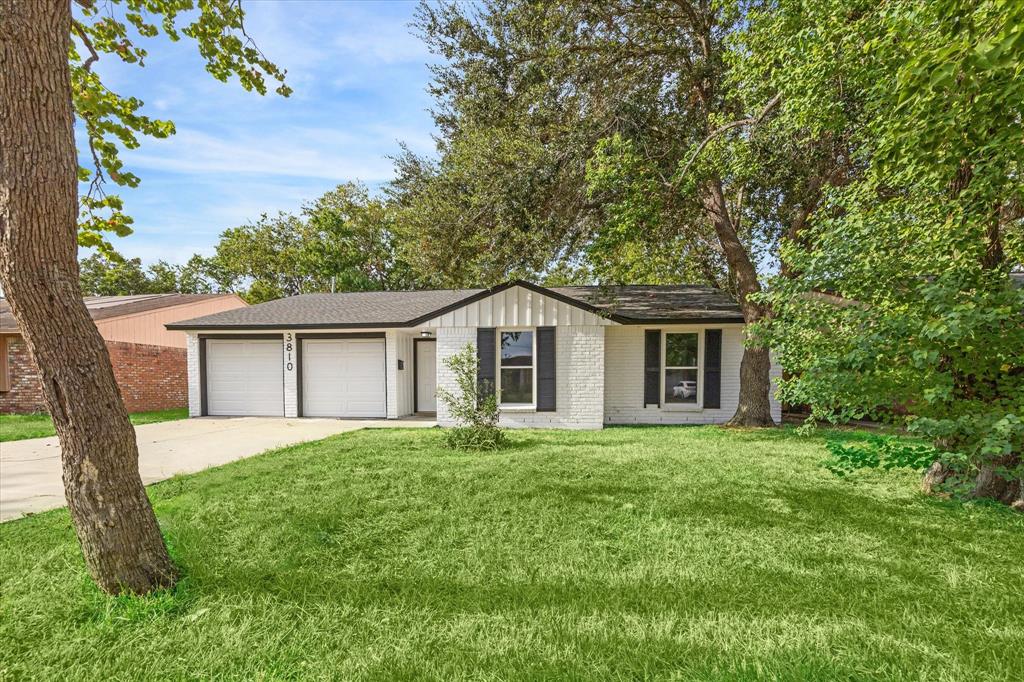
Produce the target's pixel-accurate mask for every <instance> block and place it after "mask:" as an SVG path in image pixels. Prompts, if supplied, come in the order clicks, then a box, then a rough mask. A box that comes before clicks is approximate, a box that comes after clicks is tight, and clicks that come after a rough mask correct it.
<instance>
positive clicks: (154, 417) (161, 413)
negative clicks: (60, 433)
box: [0, 407, 188, 443]
mask: <svg viewBox="0 0 1024 682" xmlns="http://www.w3.org/2000/svg"><path fill="white" fill-rule="evenodd" d="M128 416H129V417H130V418H131V420H132V424H135V425H136V426H138V425H140V424H155V423H157V422H169V421H173V420H175V419H184V418H186V417H187V416H188V408H187V407H175V408H172V409H170V410H155V411H153V412H136V413H135V414H130V415H128ZM55 434H56V431H54V430H53V420H51V419H50V415H48V414H0V443H3V442H5V441H12V440H25V439H26V438H45V437H47V436H53V435H55Z"/></svg>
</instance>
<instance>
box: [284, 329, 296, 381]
mask: <svg viewBox="0 0 1024 682" xmlns="http://www.w3.org/2000/svg"><path fill="white" fill-rule="evenodd" d="M293 345H294V344H293V341H292V335H291V332H288V333H287V334H285V335H284V352H285V365H284V366H285V369H287V370H288V371H289V372H290V371H292V370H293V369H295V365H294V364H292V347H293Z"/></svg>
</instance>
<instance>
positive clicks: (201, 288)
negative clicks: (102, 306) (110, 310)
mask: <svg viewBox="0 0 1024 682" xmlns="http://www.w3.org/2000/svg"><path fill="white" fill-rule="evenodd" d="M78 267H79V283H80V285H81V287H82V294H84V295H86V296H126V295H131V294H169V293H180V294H210V293H215V292H217V291H228V290H230V289H229V288H227V287H221V286H220V285H219V284H218V282H217V281H216V280H215V276H216V274H215V264H214V263H212V261H211V260H210V259H205V258H203V257H202V256H200V255H198V254H197V255H194V256H192V258H191V259H189V261H188V263H186V264H185V265H175V264H173V263H168V262H167V261H163V260H160V261H157V262H156V263H154V264H153V265H150V266H149V267H148V268H144V267H143V266H142V259H140V258H130V259H129V258H124V257H123V256H121V255H120V254H119V253H117V252H116V251H114V250H113V249H106V250H104V251H103V252H97V253H94V254H92V255H90V256H89V257H87V258H83V259H82V260H81V261H79V264H78Z"/></svg>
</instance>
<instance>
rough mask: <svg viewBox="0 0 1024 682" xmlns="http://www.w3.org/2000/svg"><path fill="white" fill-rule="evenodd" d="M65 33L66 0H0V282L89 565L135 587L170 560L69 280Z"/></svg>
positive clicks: (120, 408)
mask: <svg viewBox="0 0 1024 682" xmlns="http://www.w3.org/2000/svg"><path fill="white" fill-rule="evenodd" d="M70 35H71V8H70V6H69V2H68V0H0V284H2V285H3V289H4V293H5V295H6V296H7V298H8V300H9V302H10V305H11V310H12V312H13V313H14V317H15V319H16V320H17V322H18V326H19V328H20V330H21V332H22V334H23V336H24V338H25V342H26V344H27V346H28V349H29V352H30V355H31V357H32V359H33V360H34V361H35V363H36V365H37V366H38V368H39V375H40V379H41V381H42V385H43V392H44V395H45V399H46V405H47V407H48V408H49V410H50V414H51V416H52V417H53V424H54V427H55V428H56V431H57V436H58V438H59V439H60V445H61V459H62V466H63V478H64V490H65V496H66V498H67V502H68V508H69V509H70V512H71V519H72V521H73V522H74V525H75V530H76V532H77V534H78V540H79V543H80V544H81V547H82V553H83V555H84V556H85V563H86V566H87V567H88V570H89V573H90V574H91V575H92V577H93V579H94V580H95V581H96V583H97V584H98V585H99V587H100V588H101V589H103V590H104V591H106V592H108V593H111V594H116V593H119V592H132V593H138V594H141V593H147V592H151V591H153V590H155V589H158V588H162V587H169V586H171V585H173V584H174V582H175V580H176V579H177V571H176V569H175V567H174V564H173V563H172V562H171V560H170V557H169V556H168V554H167V548H166V547H165V545H164V542H163V537H162V536H161V534H160V528H159V526H158V525H157V522H156V517H155V515H154V514H153V509H152V507H151V506H150V503H149V498H147V497H146V491H145V488H144V487H143V485H142V479H141V478H140V476H139V462H138V448H137V446H136V443H135V431H134V429H133V428H132V425H131V422H129V420H128V413H127V411H126V410H125V408H124V403H123V402H122V400H121V394H120V391H119V389H118V387H117V383H116V382H115V380H114V373H113V370H112V369H111V366H110V357H109V356H108V354H107V349H106V346H105V345H104V342H103V339H102V338H101V337H100V334H99V331H98V330H97V329H96V325H95V324H94V323H93V322H92V319H91V318H90V316H89V313H88V311H87V310H86V309H85V305H84V304H83V302H82V295H81V290H80V288H79V283H78V261H77V249H78V247H77V213H78V199H77V183H78V180H77V171H78V164H77V160H76V153H75V141H74V135H73V112H72V104H71V83H70V72H69V67H68V48H69V43H70Z"/></svg>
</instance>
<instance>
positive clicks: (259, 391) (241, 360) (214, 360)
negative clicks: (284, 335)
mask: <svg viewBox="0 0 1024 682" xmlns="http://www.w3.org/2000/svg"><path fill="white" fill-rule="evenodd" d="M206 413H207V414H209V415H221V416H230V417H237V416H252V417H281V416H283V415H284V363H283V352H282V349H281V341H280V339H275V340H262V339H260V340H255V339H238V340H234V339H208V340H207V341H206Z"/></svg>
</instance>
